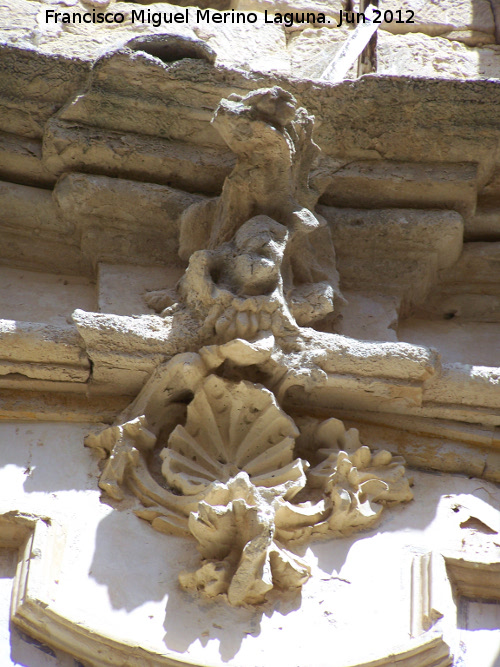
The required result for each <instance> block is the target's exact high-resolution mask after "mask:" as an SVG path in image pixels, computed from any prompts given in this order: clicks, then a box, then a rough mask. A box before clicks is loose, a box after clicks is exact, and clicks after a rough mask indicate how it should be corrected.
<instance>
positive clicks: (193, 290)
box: [86, 88, 412, 605]
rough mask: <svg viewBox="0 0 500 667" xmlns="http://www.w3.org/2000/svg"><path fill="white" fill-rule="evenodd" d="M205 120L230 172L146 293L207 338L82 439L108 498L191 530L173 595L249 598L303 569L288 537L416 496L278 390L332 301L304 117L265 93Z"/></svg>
mask: <svg viewBox="0 0 500 667" xmlns="http://www.w3.org/2000/svg"><path fill="white" fill-rule="evenodd" d="M213 122H214V124H215V125H216V127H217V128H218V129H219V131H220V133H221V135H222V137H223V138H224V139H225V141H226V142H227V144H228V145H229V147H230V148H231V149H232V150H233V151H234V152H235V153H236V155H237V157H238V162H237V165H236V167H235V169H234V170H233V172H232V173H231V175H230V176H229V177H228V178H227V179H226V182H225V184H224V188H223V191H222V194H221V196H220V197H218V198H215V199H207V200H206V201H204V202H202V203H201V204H199V203H197V204H195V205H193V206H192V207H190V208H189V209H188V210H187V211H186V212H185V213H184V215H183V218H182V220H181V239H180V240H181V244H180V255H181V257H183V258H184V259H185V260H189V264H188V267H187V269H186V271H185V274H184V277H183V278H182V279H181V281H180V283H179V286H178V291H177V293H176V294H175V295H172V294H171V293H169V294H165V295H163V296H164V298H163V301H162V295H160V296H158V294H155V296H154V302H155V304H156V305H157V307H158V308H159V309H161V308H162V307H163V306H165V305H167V304H170V305H167V308H166V309H165V310H164V311H163V314H164V315H166V314H169V315H173V316H174V318H175V313H176V312H177V311H178V310H179V309H183V310H184V311H186V310H187V311H188V312H189V313H190V314H191V316H192V318H193V323H194V324H193V325H194V326H198V327H200V330H202V331H203V338H204V340H206V341H207V344H206V345H205V346H204V347H202V348H201V349H200V350H199V351H198V352H197V353H195V352H182V351H181V350H179V354H177V355H175V356H174V357H173V358H172V359H171V360H170V361H168V362H167V363H165V364H163V365H161V366H159V367H158V368H157V370H156V372H155V373H154V374H153V375H152V377H151V378H150V380H149V381H148V382H147V383H146V385H145V386H144V387H143V389H142V390H141V392H140V393H139V395H138V396H137V398H136V399H135V400H134V402H133V403H132V404H131V405H130V406H129V408H127V410H125V412H124V413H123V414H122V415H121V416H120V418H119V419H118V420H117V422H116V424H115V425H114V426H112V427H110V428H107V429H105V430H104V431H102V432H101V433H99V434H97V435H90V436H89V437H88V438H87V440H86V444H87V445H88V446H90V447H93V448H95V449H97V450H98V451H99V452H100V453H101V455H102V457H103V458H104V459H106V460H105V463H104V467H103V470H102V475H101V478H100V482H99V485H100V487H101V488H102V489H103V490H104V491H106V492H107V493H108V494H109V495H110V496H111V497H112V498H114V499H115V500H122V499H123V498H124V497H125V494H126V493H132V494H133V495H134V496H135V497H136V498H137V499H138V501H140V507H138V508H137V509H136V510H135V512H136V514H137V515H138V516H139V517H141V518H142V519H145V520H146V521H148V522H150V523H151V525H152V527H153V528H154V529H156V530H158V531H161V532H164V533H169V534H176V535H183V536H193V537H194V538H195V539H196V541H197V542H198V550H199V552H200V554H201V558H202V562H201V566H200V568H199V569H198V570H197V571H196V572H191V573H188V572H184V573H181V574H180V576H179V581H180V584H181V586H182V587H183V588H185V589H186V590H189V591H198V592H201V593H203V594H204V595H206V596H208V597H213V596H216V595H219V594H227V598H228V601H229V603H230V604H233V605H242V604H257V603H260V602H262V601H263V600H264V599H265V597H266V594H267V593H268V592H269V591H271V590H272V589H274V588H275V589H281V590H283V589H285V590H286V589H298V588H300V586H301V585H302V584H303V583H304V582H305V581H306V580H307V578H308V577H309V575H310V568H309V566H308V564H307V562H306V560H305V559H304V558H302V557H299V556H298V555H297V554H296V553H294V547H295V546H297V545H299V544H303V543H305V542H307V541H309V540H313V539H319V538H329V537H335V536H340V535H346V534H349V533H352V532H353V531H357V530H360V529H364V528H369V527H371V526H373V525H374V524H375V522H376V521H377V520H378V519H379V517H380V515H381V513H382V511H383V508H384V507H385V506H387V505H390V504H393V503H398V502H405V501H408V500H410V499H411V498H412V493H411V491H410V485H409V481H408V479H407V477H406V476H405V469H404V465H403V464H404V461H403V459H402V458H401V457H393V456H392V455H391V454H390V453H389V452H387V451H384V450H381V451H376V452H372V451H370V449H369V448H368V447H364V446H363V445H362V444H361V442H360V440H359V434H358V432H357V431H356V430H355V429H350V430H348V431H346V430H345V429H344V426H343V424H342V422H340V421H339V420H337V419H333V418H331V419H326V420H320V419H316V418H313V417H307V416H306V417H304V416H301V415H289V414H286V413H285V411H284V410H283V409H282V407H281V406H280V403H279V400H278V398H277V396H279V394H278V393H277V391H276V389H277V387H278V385H279V380H280V378H282V377H283V374H284V373H285V372H286V373H288V374H289V373H290V371H292V372H293V370H294V367H295V365H296V364H297V361H296V359H294V354H293V353H294V336H296V335H297V332H298V331H299V329H300V326H303V325H305V324H309V323H311V322H313V321H316V320H318V319H321V318H322V317H324V316H325V315H327V314H328V313H330V312H332V311H333V310H334V308H335V304H336V303H338V301H339V300H341V299H342V296H341V294H340V290H339V287H338V274H337V272H336V269H335V254H334V249H333V245H332V243H331V239H330V236H329V232H328V228H327V227H326V226H325V222H324V220H322V219H321V218H320V217H319V216H317V215H316V214H315V213H314V212H313V210H314V206H315V204H316V201H317V198H318V195H319V193H318V192H317V191H316V190H315V189H314V188H313V187H312V186H311V183H310V179H309V174H310V171H311V167H312V163H313V160H314V158H315V156H316V154H317V147H316V145H315V144H314V142H313V141H312V126H313V119H312V118H311V117H310V116H309V115H308V114H307V112H306V111H305V110H304V109H302V108H299V107H298V106H297V103H296V101H295V100H294V98H293V97H292V96H291V95H290V94H289V93H287V92H285V91H283V90H281V89H279V88H272V89H269V90H260V91H256V92H253V93H250V94H249V95H247V96H246V97H245V98H243V99H242V98H236V97H233V98H230V99H229V100H223V101H222V102H221V103H220V105H219V107H218V109H217V111H216V113H215V116H214V120H213ZM325 249H326V251H325ZM318 258H319V259H318ZM297 370H299V369H297Z"/></svg>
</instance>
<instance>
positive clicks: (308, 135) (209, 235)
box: [149, 87, 343, 339]
mask: <svg viewBox="0 0 500 667" xmlns="http://www.w3.org/2000/svg"><path fill="white" fill-rule="evenodd" d="M313 120H314V119H313V118H312V117H311V116H309V115H308V114H307V112H306V110H305V109H303V108H301V107H298V105H297V102H296V100H295V99H294V97H293V96H292V95H291V94H290V93H288V92H286V91H284V90H282V89H281V88H278V87H274V88H271V89H266V90H257V91H255V92H252V93H250V94H249V95H247V96H246V97H244V98H240V97H239V96H237V95H232V96H231V97H230V98H229V99H227V100H222V101H221V103H220V104H219V107H218V108H217V110H216V112H215V114H214V118H213V121H212V122H213V124H214V126H215V127H216V128H217V130H218V131H219V133H220V134H221V136H222V138H223V139H224V140H225V142H226V143H227V145H228V146H229V148H230V149H231V150H232V151H233V152H234V153H235V154H236V156H237V164H236V167H235V168H234V170H233V171H232V173H231V174H230V175H229V176H228V178H227V179H226V181H225V183H224V187H223V190H222V194H221V196H220V197H217V198H215V199H206V200H204V201H201V202H197V203H195V204H193V205H191V206H190V207H188V208H187V210H186V211H185V212H184V213H183V215H182V217H181V225H180V247H179V255H180V257H181V258H182V259H184V260H186V261H187V260H189V268H188V270H187V271H186V276H185V278H184V279H183V281H182V282H181V285H180V296H181V298H182V299H183V300H184V301H185V302H186V303H187V305H188V306H189V307H190V308H191V309H192V310H193V311H194V312H196V313H197V314H198V315H199V316H201V317H203V318H207V317H208V322H207V323H206V326H207V327H209V326H210V325H212V326H214V325H215V324H216V323H217V322H218V319H219V316H216V315H214V310H213V309H212V306H213V304H214V303H217V309H218V310H219V311H220V310H221V308H222V307H223V306H224V307H225V308H226V309H228V308H229V309H230V310H231V311H232V312H233V313H236V312H246V313H251V314H254V315H255V314H256V311H258V312H260V310H261V309H262V310H263V311H264V312H265V313H266V312H270V314H271V313H274V312H276V310H277V308H276V304H277V303H280V309H279V310H280V311H281V319H282V320H283V322H284V323H287V324H295V321H296V322H297V323H298V324H299V325H301V326H303V325H306V324H310V323H311V322H314V321H317V320H320V319H322V318H323V317H325V316H326V315H328V314H329V313H331V312H332V311H333V310H334V304H335V302H337V303H339V302H342V300H343V298H342V295H341V293H340V290H339V286H338V282H339V278H338V273H337V270H336V268H335V250H334V247H333V244H332V240H331V237H330V232H329V230H328V228H327V226H326V221H325V220H324V218H322V217H321V216H319V215H317V214H315V213H314V212H313V210H314V207H315V205H316V203H317V200H318V197H319V194H320V192H319V191H318V190H317V189H315V188H314V187H313V185H312V183H311V180H310V172H311V169H312V167H313V165H314V160H315V158H316V157H317V155H318V153H319V149H318V147H317V146H316V144H315V143H314V141H313V140H312V128H313ZM317 180H318V183H319V182H320V180H321V179H320V178H319V177H318V179H317ZM231 258H233V259H234V261H235V264H234V266H231V261H230V260H231ZM228 263H229V264H228ZM218 267H219V270H218ZM220 267H225V268H224V270H223V272H222V275H219V271H220ZM214 274H215V275H214ZM254 274H255V275H254ZM219 281H221V282H222V284H224V287H225V288H226V290H227V291H229V293H231V294H233V295H234V296H238V297H239V298H240V299H241V297H243V296H245V297H250V296H252V297H258V296H264V295H265V296H266V297H267V298H266V300H264V299H260V300H258V299H255V298H254V301H253V302H249V301H248V302H245V303H242V302H241V301H234V302H232V303H231V304H229V305H228V302H229V300H230V297H229V295H228V294H226V293H221V292H220V291H218V290H217V289H214V284H215V285H218V283H219ZM221 300H222V301H223V302H225V303H221ZM149 303H150V305H153V306H156V307H158V306H161V305H162V304H161V299H159V298H158V295H155V296H154V297H153V300H149ZM264 303H266V304H267V310H266V308H263V307H262V306H263V304H264ZM168 312H171V311H168ZM290 313H291V315H292V316H293V317H290ZM234 319H235V316H233V315H232V314H231V313H227V318H226V319H225V320H223V321H221V322H220V323H219V325H218V329H219V331H221V330H224V328H225V326H226V323H227V327H228V328H229V329H230V331H228V332H227V334H226V335H225V337H226V338H227V337H228V336H229V337H230V335H231V329H232V327H231V328H230V325H229V323H230V322H232V321H233V320H234ZM250 319H251V320H252V322H253V323H255V319H254V318H250ZM276 319H279V318H275V322H276ZM243 320H244V321H246V318H245V316H241V317H240V318H239V321H240V329H241V326H242V325H243ZM264 320H265V321H264V326H263V327H262V328H263V329H264V330H266V329H270V328H272V327H271V326H269V325H268V324H267V320H268V318H267V316H266V315H264ZM235 324H236V323H235ZM252 329H253V325H250V326H249V332H250V331H252ZM274 329H276V325H275V326H274ZM228 339H229V338H228Z"/></svg>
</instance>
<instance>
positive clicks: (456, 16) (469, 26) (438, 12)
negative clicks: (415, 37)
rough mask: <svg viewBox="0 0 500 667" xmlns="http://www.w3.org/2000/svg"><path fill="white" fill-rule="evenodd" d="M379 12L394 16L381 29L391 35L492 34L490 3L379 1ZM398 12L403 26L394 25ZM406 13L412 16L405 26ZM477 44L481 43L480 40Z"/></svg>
mask: <svg viewBox="0 0 500 667" xmlns="http://www.w3.org/2000/svg"><path fill="white" fill-rule="evenodd" d="M379 8H380V10H381V11H382V12H385V11H387V10H390V11H392V12H393V16H394V21H393V22H391V23H384V25H383V29H385V30H389V31H390V32H393V33H399V34H402V33H407V32H422V33H425V34H426V35H429V36H431V37H436V36H438V35H442V34H443V33H447V32H449V31H456V32H457V33H460V32H465V31H474V32H477V33H486V34H489V35H492V36H493V35H494V34H495V19H494V15H493V10H492V3H490V2H489V0H430V1H428V2H424V1H422V0H409V2H406V3H403V4H401V3H398V2H397V1H396V0H381V2H379ZM401 9H403V12H402V19H403V23H397V22H396V18H397V17H398V16H399V15H398V14H396V13H395V12H397V10H401ZM407 9H412V10H413V12H414V16H413V23H406V19H407V18H408V17H409V16H410V14H407V13H406V10H407ZM476 43H481V41H480V38H479V41H478V42H476Z"/></svg>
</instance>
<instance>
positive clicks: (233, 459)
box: [161, 375, 306, 499]
mask: <svg viewBox="0 0 500 667" xmlns="http://www.w3.org/2000/svg"><path fill="white" fill-rule="evenodd" d="M298 435H299V431H298V429H297V427H296V426H295V423H294V421H293V420H292V419H291V418H290V417H289V416H288V415H286V414H285V413H284V412H283V410H281V409H280V408H279V407H278V405H277V403H276V400H275V398H274V396H273V394H272V393H271V392H270V391H268V390H267V389H265V388H264V387H263V386H262V385H255V384H252V383H251V382H247V381H245V380H242V381H241V382H239V383H235V382H232V381H229V380H225V379H223V378H220V377H218V376H216V375H210V376H209V377H208V378H206V380H204V382H203V383H202V385H201V386H200V387H199V388H198V389H197V391H196V393H195V396H194V398H193V400H192V401H191V403H190V404H189V406H188V410H187V420H186V425H185V426H180V425H179V426H177V427H176V428H175V429H174V431H173V432H172V433H171V435H170V437H169V439H168V446H167V447H166V448H165V449H163V451H162V453H161V457H162V459H163V465H162V473H163V475H164V477H165V479H166V480H167V482H168V483H169V485H170V486H171V487H173V488H174V489H176V490H178V491H179V492H181V493H182V494H184V495H195V494H199V493H203V492H206V491H208V489H209V487H210V486H211V485H212V484H213V483H216V482H222V483H225V482H227V481H229V480H230V479H231V478H233V477H235V476H236V475H237V474H238V473H239V472H242V471H243V472H246V473H247V474H248V476H249V477H250V480H251V481H252V483H253V484H254V485H255V486H261V487H267V488H276V491H277V494H278V495H281V496H283V497H285V498H287V499H290V498H292V497H293V496H294V495H295V493H297V492H298V491H299V490H300V489H301V488H303V486H304V485H305V483H306V479H305V474H304V467H303V463H304V462H303V461H301V460H300V459H295V460H294V459H293V448H294V443H295V439H296V437H297V436H298Z"/></svg>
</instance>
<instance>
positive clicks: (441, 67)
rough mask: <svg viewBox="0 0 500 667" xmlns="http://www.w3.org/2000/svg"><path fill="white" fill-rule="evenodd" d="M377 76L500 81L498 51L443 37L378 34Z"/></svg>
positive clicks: (490, 47) (495, 47) (491, 47)
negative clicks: (378, 74) (473, 46)
mask: <svg viewBox="0 0 500 667" xmlns="http://www.w3.org/2000/svg"><path fill="white" fill-rule="evenodd" d="M377 62H378V72H379V73H380V74H391V75H402V74H407V75H411V76H414V77H415V76H416V77H439V78H447V79H481V78H483V79H498V78H500V47H499V46H497V45H491V46H484V47H482V48H479V47H478V48H470V47H468V46H465V45H464V44H460V43H459V42H454V41H449V40H447V39H443V38H442V37H434V38H433V37H428V36H427V35H419V34H413V33H412V34H406V35H390V34H388V33H384V32H379V40H378V44H377Z"/></svg>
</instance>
